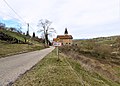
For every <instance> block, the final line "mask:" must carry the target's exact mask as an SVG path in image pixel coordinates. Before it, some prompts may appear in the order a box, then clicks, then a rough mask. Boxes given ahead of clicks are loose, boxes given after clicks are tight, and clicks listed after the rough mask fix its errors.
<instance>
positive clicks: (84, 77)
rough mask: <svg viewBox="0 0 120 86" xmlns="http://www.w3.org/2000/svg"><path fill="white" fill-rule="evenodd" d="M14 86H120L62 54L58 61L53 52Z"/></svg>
mask: <svg viewBox="0 0 120 86" xmlns="http://www.w3.org/2000/svg"><path fill="white" fill-rule="evenodd" d="M13 86H119V84H117V83H116V82H113V81H111V80H108V79H106V78H105V77H103V76H101V75H100V74H98V73H96V72H91V71H88V70H86V69H84V68H83V67H82V66H81V64H80V61H79V60H75V59H73V58H69V57H68V56H66V55H64V54H60V61H57V56H56V52H55V51H53V52H52V53H50V54H49V55H48V56H47V57H45V58H44V59H42V60H41V61H40V62H39V63H38V64H37V65H36V66H35V67H33V68H32V69H31V70H30V71H28V72H27V73H25V74H24V75H22V76H21V77H20V78H19V79H18V80H17V81H16V82H15V83H14V84H13Z"/></svg>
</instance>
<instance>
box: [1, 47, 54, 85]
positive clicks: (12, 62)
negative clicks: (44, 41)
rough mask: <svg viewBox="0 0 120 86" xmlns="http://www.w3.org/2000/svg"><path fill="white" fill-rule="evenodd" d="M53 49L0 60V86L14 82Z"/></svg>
mask: <svg viewBox="0 0 120 86" xmlns="http://www.w3.org/2000/svg"><path fill="white" fill-rule="evenodd" d="M53 49H54V47H51V48H47V49H43V50H40V51H34V52H30V53H24V54H19V55H14V56H9V57H6V58H1V59H0V86H6V85H7V84H9V83H11V82H14V81H15V80H16V79H17V78H18V77H19V76H20V75H21V74H23V73H25V72H26V71H27V70H29V69H30V68H31V67H33V66H34V65H35V64H36V63H37V62H39V61H40V60H41V59H42V58H43V57H45V56H46V55H47V54H48V53H50V52H51V51H52V50H53Z"/></svg>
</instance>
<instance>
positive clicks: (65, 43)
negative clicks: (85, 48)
mask: <svg viewBox="0 0 120 86" xmlns="http://www.w3.org/2000/svg"><path fill="white" fill-rule="evenodd" d="M60 42H61V43H63V45H72V39H60Z"/></svg>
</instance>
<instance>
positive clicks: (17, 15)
mask: <svg viewBox="0 0 120 86" xmlns="http://www.w3.org/2000/svg"><path fill="white" fill-rule="evenodd" d="M3 1H4V2H5V3H6V5H7V6H8V7H9V8H10V9H11V10H12V11H13V12H14V13H15V14H16V15H17V16H18V17H19V18H20V19H21V20H22V21H23V22H24V23H26V22H25V20H24V19H23V18H22V17H21V16H20V15H18V13H17V12H16V11H15V10H14V9H13V8H12V7H11V6H10V5H9V4H8V2H7V1H6V0H3Z"/></svg>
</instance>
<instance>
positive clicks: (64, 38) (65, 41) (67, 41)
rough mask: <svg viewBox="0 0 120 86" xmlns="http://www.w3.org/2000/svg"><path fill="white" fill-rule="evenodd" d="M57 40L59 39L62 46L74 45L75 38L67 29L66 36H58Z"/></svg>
mask: <svg viewBox="0 0 120 86" xmlns="http://www.w3.org/2000/svg"><path fill="white" fill-rule="evenodd" d="M57 38H58V39H59V42H61V43H62V45H72V44H73V41H72V39H73V37H72V35H68V31H67V28H65V32H64V35H57Z"/></svg>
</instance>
